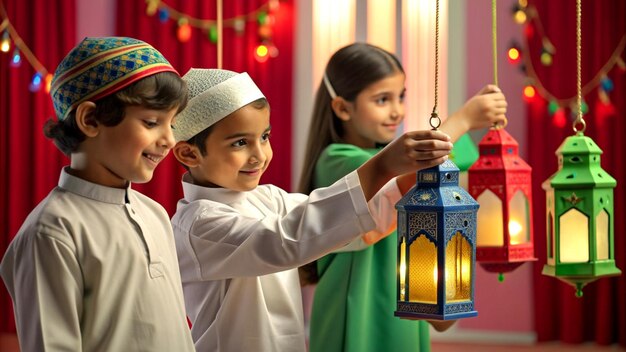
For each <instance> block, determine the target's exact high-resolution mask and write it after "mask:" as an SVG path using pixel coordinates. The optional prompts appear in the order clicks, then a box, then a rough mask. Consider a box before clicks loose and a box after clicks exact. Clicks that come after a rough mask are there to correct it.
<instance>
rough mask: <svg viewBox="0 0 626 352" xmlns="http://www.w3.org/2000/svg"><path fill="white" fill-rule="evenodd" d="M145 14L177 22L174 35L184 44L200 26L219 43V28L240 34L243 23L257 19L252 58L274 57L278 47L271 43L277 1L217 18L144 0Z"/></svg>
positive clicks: (210, 39) (278, 3)
mask: <svg viewBox="0 0 626 352" xmlns="http://www.w3.org/2000/svg"><path fill="white" fill-rule="evenodd" d="M218 1H220V0H218ZM145 2H146V14H147V15H148V16H154V15H157V14H158V19H159V21H161V23H166V22H167V21H169V20H173V21H175V22H176V24H177V25H178V28H177V30H176V37H177V38H178V40H179V41H180V42H181V43H186V42H188V41H189V39H191V34H192V32H191V29H192V27H194V28H199V29H200V30H202V31H203V32H204V33H206V37H207V39H208V40H209V41H210V42H211V43H213V44H219V43H218V39H220V38H219V35H218V34H219V33H220V29H221V28H220V24H221V27H225V28H232V29H234V30H235V33H237V34H238V35H242V34H243V33H244V32H245V29H246V23H247V22H249V21H256V22H257V23H258V25H259V27H258V32H257V33H258V36H259V45H258V46H257V47H256V48H255V52H254V54H255V58H256V59H257V60H258V61H260V62H265V61H267V59H268V58H269V57H276V56H277V55H278V49H277V48H276V47H275V46H274V44H273V42H272V25H273V24H274V16H273V14H274V13H275V12H276V11H277V10H278V9H279V7H280V2H279V0H269V1H268V2H267V3H265V4H263V5H261V6H260V7H259V8H257V9H256V10H254V11H251V12H249V13H246V14H241V15H238V16H234V17H230V18H225V19H223V20H222V21H221V23H220V21H219V19H216V20H213V19H203V18H198V17H196V16H192V15H190V14H187V13H184V12H181V11H178V10H176V9H174V8H173V7H171V6H169V5H167V4H166V3H164V2H163V1H161V0H145Z"/></svg>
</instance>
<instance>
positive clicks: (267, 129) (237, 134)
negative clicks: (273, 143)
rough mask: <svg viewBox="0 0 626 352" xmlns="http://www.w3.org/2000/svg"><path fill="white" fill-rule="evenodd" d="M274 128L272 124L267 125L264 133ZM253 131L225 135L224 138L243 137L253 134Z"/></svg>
mask: <svg viewBox="0 0 626 352" xmlns="http://www.w3.org/2000/svg"><path fill="white" fill-rule="evenodd" d="M271 129H272V125H269V126H267V128H266V129H265V131H263V133H267V132H269V131H270V130H271ZM252 134H253V133H246V132H238V133H233V134H231V135H228V136H226V137H224V139H233V138H241V137H246V136H249V135H252Z"/></svg>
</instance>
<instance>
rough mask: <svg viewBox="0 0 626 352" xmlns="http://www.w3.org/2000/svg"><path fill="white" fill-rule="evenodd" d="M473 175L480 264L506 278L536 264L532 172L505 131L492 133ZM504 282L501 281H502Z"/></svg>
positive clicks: (481, 146)
mask: <svg viewBox="0 0 626 352" xmlns="http://www.w3.org/2000/svg"><path fill="white" fill-rule="evenodd" d="M478 149H479V150H480V157H479V158H478V160H477V161H476V162H475V163H474V165H472V166H471V167H470V169H469V193H470V194H471V195H472V197H474V198H475V199H476V200H478V203H479V204H480V209H479V210H478V232H477V243H476V261H477V262H478V263H479V264H480V265H481V266H482V267H483V268H484V269H485V270H487V271H489V272H497V273H500V274H502V273H506V272H510V271H512V270H513V269H515V268H517V267H518V266H520V265H521V264H523V263H525V262H527V261H534V260H537V258H535V257H534V245H533V231H532V191H531V189H532V184H531V168H530V166H529V165H528V164H527V163H526V162H525V161H524V160H523V159H522V158H520V156H519V151H518V149H519V146H518V143H517V141H516V140H515V139H514V138H513V137H512V136H511V135H510V134H509V133H508V132H506V130H505V129H504V128H491V129H490V130H489V131H488V132H487V134H485V136H484V137H483V139H482V140H481V141H480V143H479V144H478ZM502 278H503V276H500V279H502Z"/></svg>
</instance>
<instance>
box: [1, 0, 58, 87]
mask: <svg viewBox="0 0 626 352" xmlns="http://www.w3.org/2000/svg"><path fill="white" fill-rule="evenodd" d="M0 16H1V17H2V22H1V23H0V33H2V37H1V39H0V52H2V53H8V52H9V51H11V43H13V47H14V48H13V53H12V56H11V67H16V68H17V67H20V66H21V65H22V55H23V56H24V57H25V58H26V61H28V63H29V64H30V65H31V66H32V67H33V68H34V69H35V74H34V75H33V78H32V80H31V82H30V85H29V89H30V91H31V92H33V93H35V92H37V91H39V90H40V89H41V86H42V83H43V85H44V86H45V88H46V93H49V92H50V82H52V74H51V73H49V72H48V70H47V69H46V68H45V67H44V66H43V65H42V64H41V61H39V60H38V59H37V57H36V56H35V54H33V52H32V51H31V50H30V48H29V47H28V45H26V43H25V42H24V41H23V40H22V38H21V37H20V35H19V33H17V30H16V29H15V27H13V25H12V24H11V21H10V20H9V16H8V15H7V12H6V10H5V9H4V4H3V3H1V2H0Z"/></svg>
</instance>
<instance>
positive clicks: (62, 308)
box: [2, 229, 83, 351]
mask: <svg viewBox="0 0 626 352" xmlns="http://www.w3.org/2000/svg"><path fill="white" fill-rule="evenodd" d="M45 232H46V230H45V229H44V230H43V232H42V231H41V229H40V230H37V233H36V234H26V233H21V234H19V235H18V236H26V235H29V237H27V238H23V239H21V240H20V241H19V243H18V245H16V246H11V247H10V248H9V250H8V251H7V253H6V255H5V258H4V260H3V263H2V277H3V279H4V280H5V283H6V285H7V288H8V290H9V293H10V294H11V297H12V299H13V307H14V309H15V320H16V322H15V323H16V326H17V331H18V337H19V343H20V348H21V349H22V350H23V351H49V350H54V351H59V350H64V351H80V350H81V349H82V340H81V330H80V317H81V316H82V295H83V284H82V279H81V275H82V274H81V268H80V266H79V265H78V261H77V260H76V256H75V254H74V252H75V251H74V250H73V248H71V247H70V246H69V245H68V244H66V243H64V242H62V241H60V240H59V239H57V238H55V237H53V236H50V235H48V234H46V233H45ZM30 235H33V236H30ZM5 261H6V262H5Z"/></svg>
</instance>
